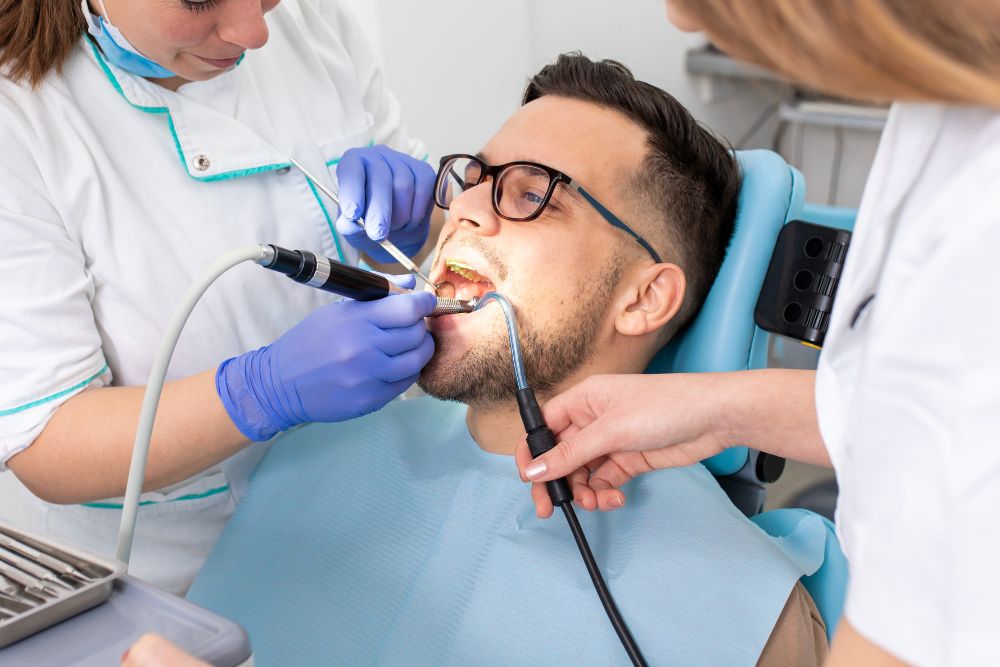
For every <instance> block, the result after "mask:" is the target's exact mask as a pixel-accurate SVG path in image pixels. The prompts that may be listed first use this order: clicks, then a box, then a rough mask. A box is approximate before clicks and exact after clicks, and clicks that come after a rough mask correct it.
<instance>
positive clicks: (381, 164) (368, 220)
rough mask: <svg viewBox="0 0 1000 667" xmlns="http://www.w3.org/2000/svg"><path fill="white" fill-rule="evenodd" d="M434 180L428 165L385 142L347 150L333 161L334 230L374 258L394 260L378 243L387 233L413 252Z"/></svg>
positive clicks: (426, 222)
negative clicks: (361, 222) (336, 211)
mask: <svg viewBox="0 0 1000 667" xmlns="http://www.w3.org/2000/svg"><path fill="white" fill-rule="evenodd" d="M434 179H435V174H434V169H432V168H431V166H430V165H429V164H427V163H426V162H423V161H422V160H417V159H415V158H412V157H410V156H409V155H406V154H405V153H400V152H399V151H394V150H392V149H391V148H389V147H388V146H381V145H379V146H372V147H369V148H352V149H350V150H349V151H347V152H346V153H344V155H343V157H341V158H340V162H338V163H337V181H338V183H339V187H340V217H339V218H337V232H339V233H340V235H341V236H343V237H344V238H345V239H347V242H348V243H350V244H351V245H352V246H354V247H355V248H357V249H358V250H360V251H362V252H366V253H368V256H369V257H371V258H372V259H374V260H375V261H377V262H393V261H395V260H394V259H393V258H392V255H390V254H389V253H387V252H386V251H385V250H383V249H382V247H381V246H380V245H379V244H378V243H377V242H378V241H382V240H384V239H385V238H386V237H389V240H390V241H392V242H393V243H395V244H396V246H397V247H399V249H400V250H402V251H403V252H405V253H406V254H407V255H410V256H411V257H412V256H413V255H415V254H416V253H417V252H418V251H419V250H420V249H421V248H422V247H423V246H424V243H425V242H426V241H427V235H428V233H429V231H430V219H431V210H432V209H433V208H434V196H433V194H434V192H433V191H434ZM358 218H363V219H364V221H365V227H364V229H362V228H361V226H360V225H359V224H358V222H357V221H358Z"/></svg>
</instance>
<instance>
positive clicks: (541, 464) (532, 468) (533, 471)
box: [524, 461, 549, 479]
mask: <svg viewBox="0 0 1000 667" xmlns="http://www.w3.org/2000/svg"><path fill="white" fill-rule="evenodd" d="M548 469H549V467H548V466H547V465H545V461H534V462H532V463H529V464H528V465H526V466H525V467H524V476H525V477H527V478H528V479H537V478H539V477H541V476H542V475H544V474H545V471H546V470H548Z"/></svg>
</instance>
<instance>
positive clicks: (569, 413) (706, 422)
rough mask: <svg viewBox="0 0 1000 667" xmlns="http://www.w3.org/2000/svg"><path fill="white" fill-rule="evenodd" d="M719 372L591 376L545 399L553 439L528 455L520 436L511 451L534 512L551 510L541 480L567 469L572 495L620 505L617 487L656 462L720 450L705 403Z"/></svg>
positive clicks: (585, 502) (683, 460)
mask: <svg viewBox="0 0 1000 667" xmlns="http://www.w3.org/2000/svg"><path fill="white" fill-rule="evenodd" d="M720 382H722V379H721V378H719V377H718V376H713V375H709V374H698V375H684V374H671V375H595V376H592V377H590V378H588V379H586V380H584V381H583V382H581V383H580V384H578V385H576V386H575V387H573V388H571V389H569V390H568V391H566V392H564V393H563V394H561V395H559V396H557V397H556V398H554V399H552V400H551V401H550V402H549V403H548V404H546V405H545V408H544V410H543V413H544V415H545V421H546V422H547V423H548V425H549V428H551V429H552V431H553V433H555V434H556V438H557V439H558V440H559V444H557V445H556V446H555V447H554V448H553V449H551V450H549V451H548V452H546V453H545V454H543V455H542V456H539V457H538V458H537V459H534V460H532V458H531V453H530V452H529V451H528V445H527V442H526V441H525V440H524V439H522V440H521V442H520V444H519V445H518V447H517V450H516V451H515V454H514V456H515V460H516V461H517V467H518V469H519V470H520V472H521V479H522V480H524V481H526V482H527V481H532V482H534V483H533V484H532V488H531V496H532V499H533V500H534V502H535V510H536V512H537V514H538V516H539V517H542V518H546V517H548V516H550V515H551V514H552V502H551V500H550V499H549V496H548V493H547V492H546V490H545V485H544V484H542V483H541V482H546V481H549V480H553V479H558V478H560V477H565V476H569V483H570V487H571V488H572V489H573V499H574V502H576V503H577V504H578V505H580V506H581V507H583V508H584V509H586V510H594V509H602V510H611V509H616V508H618V507H622V506H623V505H624V504H625V494H624V493H622V491H621V486H622V485H623V484H625V482H627V481H629V480H630V479H632V478H633V477H636V476H638V475H641V474H642V473H646V472H649V471H651V470H654V469H657V468H669V467H674V466H686V465H690V464H692V463H695V462H697V461H701V460H702V459H705V458H708V457H709V456H713V455H714V454H718V453H719V452H720V451H722V449H723V448H724V447H725V444H724V443H726V442H728V440H727V439H726V438H725V437H723V436H721V435H720V433H721V431H720V430H719V429H718V428H717V427H718V424H716V423H713V418H712V416H711V413H710V411H708V410H705V409H704V408H705V406H707V405H710V404H711V402H712V401H713V394H715V393H716V392H717V391H718V386H719V383H720Z"/></svg>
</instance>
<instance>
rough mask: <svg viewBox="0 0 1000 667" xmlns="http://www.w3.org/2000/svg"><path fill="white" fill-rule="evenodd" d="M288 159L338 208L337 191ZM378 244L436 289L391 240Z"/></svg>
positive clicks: (294, 160)
mask: <svg viewBox="0 0 1000 667" xmlns="http://www.w3.org/2000/svg"><path fill="white" fill-rule="evenodd" d="M288 161H289V162H291V163H292V164H293V165H295V166H296V168H298V170H299V171H301V172H302V174H303V175H304V176H305V177H306V178H308V179H309V182H310V183H312V184H313V185H315V186H316V188H317V189H318V190H319V191H320V192H322V193H323V194H325V195H326V196H327V197H329V198H330V199H332V200H333V203H334V204H336V205H337V207H338V208H339V207H340V197H339V196H337V193H335V192H334V191H333V190H331V189H330V188H328V187H326V185H324V184H323V183H322V182H321V181H320V180H319V179H318V178H316V177H315V176H313V175H312V173H310V171H309V170H308V169H306V168H305V167H303V166H302V165H301V164H300V163H299V162H298V161H297V160H296V159H295V158H291V157H290V158H288ZM358 224H359V225H361V228H362V229H364V226H365V221H364V219H363V218H358ZM378 244H379V245H380V246H382V249H383V250H385V251H386V252H387V253H389V254H390V255H392V256H393V257H394V258H395V259H396V261H397V262H399V263H400V264H402V265H403V266H405V267H406V268H407V270H409V271H410V272H411V273H414V274H416V275H417V276H418V277H419V278H420V279H421V280H423V281H424V282H425V283H427V284H428V285H430V286H431V287H433V288H434V291H435V292H436V291H437V285H435V284H434V283H432V282H431V279H430V278H428V277H427V276H425V275H424V273H423V271H421V270H420V267H418V266H417V265H416V264H415V263H414V262H413V260H412V259H410V258H409V257H407V256H406V253H405V252H403V251H402V250H400V249H399V248H397V247H396V245H395V244H394V243H392V241H390V240H389V239H384V240H382V241H379V242H378Z"/></svg>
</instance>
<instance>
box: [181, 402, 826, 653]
mask: <svg viewBox="0 0 1000 667" xmlns="http://www.w3.org/2000/svg"><path fill="white" fill-rule="evenodd" d="M465 414H466V407H465V406H464V405H459V404H455V403H445V402H441V401H437V400H434V399H431V398H420V399H416V400H408V401H396V402H394V403H392V404H391V405H389V406H388V407H387V408H385V409H383V410H382V411H380V412H378V413H374V414H371V415H368V416H366V417H363V418H360V419H356V420H353V421H350V422H344V423H340V424H330V425H312V426H308V427H304V428H301V429H299V430H297V431H294V432H292V433H289V434H287V435H285V436H284V437H282V438H281V441H280V442H278V443H276V446H274V447H272V448H271V450H270V452H269V453H268V455H267V457H266V458H265V460H264V461H263V462H262V463H261V465H260V467H259V468H258V470H257V472H256V474H255V476H254V478H253V481H252V483H251V486H250V489H249V491H248V492H247V495H246V497H245V499H244V500H243V502H242V503H241V505H240V506H239V508H238V509H237V511H236V514H235V515H234V517H233V518H232V520H231V521H230V523H229V525H228V527H227V528H226V530H225V531H224V533H223V535H222V537H221V538H220V539H219V541H218V543H217V544H216V547H215V550H214V551H213V553H212V554H211V556H210V557H209V559H208V562H207V563H206V565H205V567H204V569H203V570H202V572H201V574H200V575H199V577H198V579H197V580H196V581H195V584H194V586H193V587H192V589H191V592H190V594H189V597H190V598H191V599H192V600H193V601H194V602H197V603H199V604H201V605H203V606H205V607H208V608H209V609H212V610H214V611H217V612H219V613H221V614H223V615H225V616H228V617H229V618H232V619H233V620H235V621H237V622H239V623H240V624H242V625H243V626H244V627H245V628H246V629H247V631H248V632H249V634H250V641H251V644H252V645H253V650H254V656H255V660H256V663H255V664H257V665H262V666H264V667H269V666H271V665H321V664H350V665H362V664H382V665H483V664H504V665H525V664H586V665H609V664H625V663H627V662H628V660H627V657H626V655H625V653H624V651H623V649H622V647H621V644H620V643H619V640H618V638H617V636H616V635H615V632H614V630H613V629H612V627H611V625H610V623H609V622H608V619H607V616H606V615H605V613H604V610H603V608H602V606H601V604H600V601H599V600H598V598H597V595H596V593H595V592H594V587H593V584H592V583H591V581H590V578H589V576H588V575H587V571H586V569H585V567H584V564H583V561H582V559H581V557H580V553H579V551H578V550H577V547H576V544H575V542H574V541H573V537H572V535H571V533H570V530H569V527H568V525H567V524H566V521H565V519H564V518H563V517H562V516H561V513H559V512H557V513H556V514H555V515H554V516H553V517H552V518H551V519H549V520H545V521H543V520H539V519H537V518H536V517H535V513H534V506H533V505H532V503H531V499H530V496H529V493H528V486H527V485H526V484H524V483H522V482H521V481H520V479H519V478H518V476H517V470H516V468H515V466H514V461H513V459H512V458H510V457H506V456H499V455H495V454H489V453H486V452H484V451H482V450H481V449H480V448H479V447H478V446H477V445H476V443H475V441H474V440H473V439H472V437H471V436H470V435H469V433H468V430H467V428H466V423H465ZM625 492H626V494H627V497H628V504H627V505H626V506H625V507H624V508H623V509H620V510H617V511H615V512H610V513H593V514H592V513H588V512H585V511H582V510H578V512H579V516H580V521H581V523H582V524H583V527H584V530H585V531H586V534H587V537H588V539H589V541H590V546H591V548H592V549H593V551H594V553H595V555H596V557H597V560H598V563H599V564H600V567H601V570H602V572H603V573H604V577H605V579H606V580H607V581H608V584H609V586H610V588H611V591H612V594H613V595H614V598H615V600H616V601H617V603H618V606H619V608H620V609H621V612H622V614H623V615H624V618H625V620H626V622H627V623H628V625H629V627H630V629H631V631H632V634H633V636H634V637H635V639H636V641H637V642H638V644H639V646H640V647H641V649H642V651H643V653H644V655H645V657H646V659H647V660H648V661H649V662H650V663H651V664H671V665H682V664H691V665H753V664H754V663H755V662H756V660H757V657H758V656H759V655H760V653H761V650H762V649H763V647H764V645H765V643H766V642H767V640H768V637H769V635H770V634H771V630H772V628H773V627H774V625H775V622H776V620H777V619H778V616H779V614H780V613H781V611H782V608H783V607H784V605H785V603H786V601H787V600H788V599H789V593H790V592H791V591H792V587H793V586H794V585H795V583H796V581H797V580H798V579H799V577H801V576H802V575H803V574H811V573H812V572H814V571H815V570H816V569H817V568H818V567H819V565H820V564H821V562H822V558H823V556H822V554H823V545H824V539H825V534H826V531H825V529H824V528H823V526H822V523H821V522H820V520H819V519H818V518H816V519H815V521H812V520H810V519H808V518H807V519H805V520H804V521H803V522H802V524H801V525H800V526H799V527H798V529H797V530H796V531H795V532H794V533H792V534H791V535H790V536H787V537H785V538H782V539H781V540H775V539H772V538H770V537H768V536H767V535H766V534H765V533H763V532H762V531H761V530H760V529H758V528H757V527H756V526H755V525H754V524H752V523H751V522H750V521H748V520H747V519H746V518H745V517H744V516H743V515H742V514H741V513H740V512H739V511H738V510H737V509H736V508H735V507H734V506H733V505H732V504H731V503H730V502H729V500H728V498H727V497H726V496H725V494H724V493H723V492H722V491H721V489H720V488H719V485H718V484H717V482H716V481H715V480H714V479H713V477H712V476H711V475H710V474H709V473H708V472H707V471H706V470H705V468H703V467H702V466H700V465H696V466H692V467H689V468H683V469H674V470H663V471H658V472H655V473H651V474H648V475H644V476H642V477H641V478H639V479H637V480H634V481H633V482H631V483H630V484H629V486H627V487H626V488H625Z"/></svg>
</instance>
